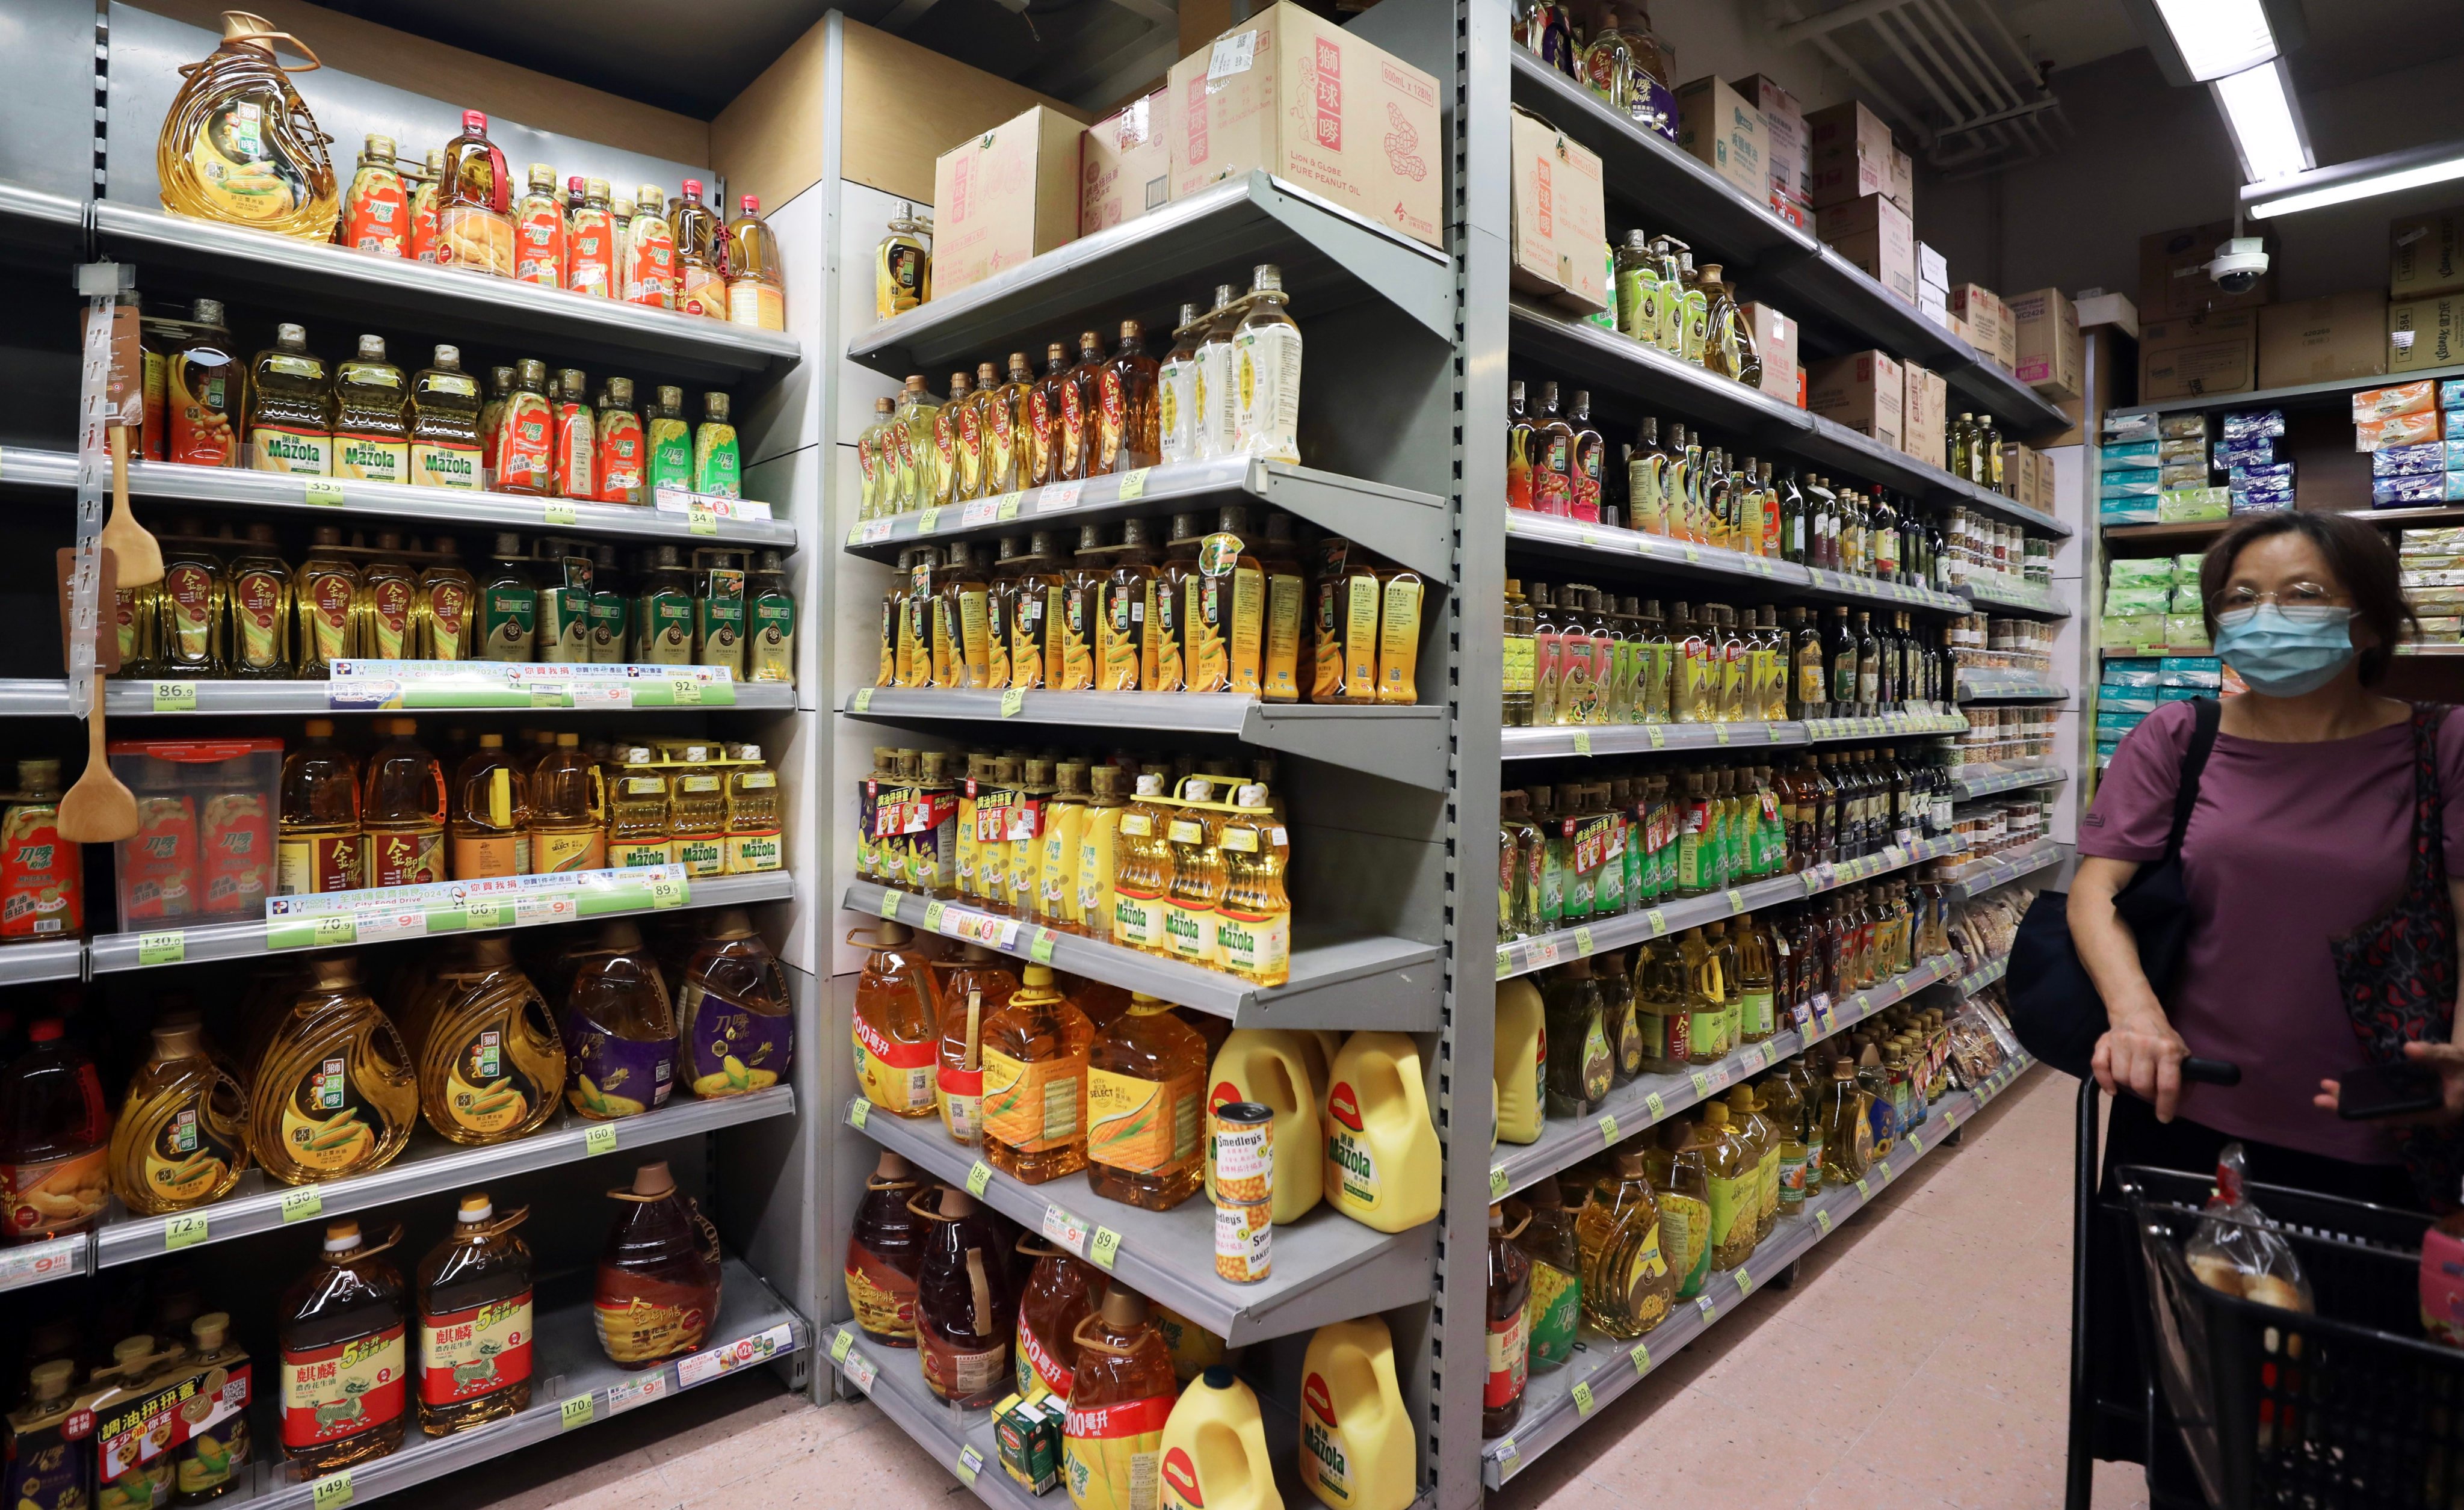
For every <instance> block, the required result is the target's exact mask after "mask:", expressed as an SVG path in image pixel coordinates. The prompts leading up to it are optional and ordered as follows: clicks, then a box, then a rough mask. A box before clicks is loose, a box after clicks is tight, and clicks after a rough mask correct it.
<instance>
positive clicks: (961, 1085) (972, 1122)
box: [933, 944, 1019, 1143]
mask: <svg viewBox="0 0 2464 1510" xmlns="http://www.w3.org/2000/svg"><path fill="white" fill-rule="evenodd" d="M939 968H943V969H946V970H947V971H948V974H947V976H946V977H945V978H944V979H943V980H942V982H941V988H940V992H939V1001H940V1007H939V1011H940V1016H941V1040H940V1042H939V1044H938V1045H936V1047H935V1060H936V1061H937V1063H936V1065H935V1076H934V1082H933V1102H934V1105H937V1106H938V1107H940V1108H941V1126H942V1127H943V1128H944V1129H945V1130H946V1131H947V1132H948V1133H949V1134H950V1136H951V1137H952V1138H953V1139H955V1140H956V1141H957V1142H959V1143H974V1142H977V1141H978V1140H979V1139H980V1138H981V1137H982V1136H983V1126H984V1116H983V1108H984V1053H983V1048H984V1020H985V1019H986V1018H990V1017H991V1016H992V1015H993V1014H994V1013H996V1012H999V1011H1000V1010H1001V1008H1003V1007H1005V1006H1007V1005H1008V1004H1009V998H1010V997H1012V996H1016V995H1017V994H1018V985H1019V981H1018V974H1017V973H1016V972H1014V971H1012V970H1011V969H1010V968H1009V967H1008V966H1007V965H1005V964H1003V963H1001V956H1000V955H999V954H996V953H994V952H992V951H991V950H988V949H986V948H984V947H983V946H982V945H980V944H968V945H965V946H963V948H962V949H961V950H960V952H959V958H958V960H957V962H956V963H955V964H951V965H946V966H942V967H939Z"/></svg>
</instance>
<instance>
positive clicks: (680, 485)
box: [642, 383, 693, 502]
mask: <svg viewBox="0 0 2464 1510" xmlns="http://www.w3.org/2000/svg"><path fill="white" fill-rule="evenodd" d="M651 398H652V400H653V402H652V403H651V405H650V407H649V410H648V412H647V413H646V414H645V415H644V417H643V427H642V429H643V444H644V445H645V446H647V447H648V448H649V450H648V455H649V471H647V472H646V473H645V474H644V476H643V478H642V488H643V492H644V494H645V498H644V501H645V502H647V501H649V499H648V494H649V493H653V492H657V491H658V490H659V489H661V488H673V489H678V490H681V491H683V492H692V491H693V425H692V423H691V422H690V421H688V420H687V419H686V418H685V390H684V389H682V388H679V387H675V386H672V385H671V384H668V383H661V384H660V385H659V387H658V390H657V391H656V392H655V393H653V394H652V395H651Z"/></svg>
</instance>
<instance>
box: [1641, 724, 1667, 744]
mask: <svg viewBox="0 0 2464 1510" xmlns="http://www.w3.org/2000/svg"><path fill="white" fill-rule="evenodd" d="M1643 733H1646V734H1648V735H1649V736H1650V737H1651V748H1653V749H1654V750H1663V749H1666V748H1667V746H1668V731H1667V730H1665V729H1662V728H1661V727H1660V726H1659V725H1658V724H1651V725H1647V726H1646V727H1645V728H1644V730H1643Z"/></svg>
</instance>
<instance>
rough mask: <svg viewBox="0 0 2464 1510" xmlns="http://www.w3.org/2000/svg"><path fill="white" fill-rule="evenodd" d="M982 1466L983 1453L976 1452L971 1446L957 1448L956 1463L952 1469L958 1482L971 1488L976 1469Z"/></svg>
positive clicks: (974, 1479) (973, 1483) (974, 1480)
mask: <svg viewBox="0 0 2464 1510" xmlns="http://www.w3.org/2000/svg"><path fill="white" fill-rule="evenodd" d="M983 1466H984V1455H983V1454H981V1453H979V1452H977V1451H976V1450H975V1449H974V1448H973V1447H961V1448H959V1449H958V1461H957V1466H956V1468H955V1469H954V1470H953V1471H954V1472H956V1473H957V1476H958V1482H960V1483H962V1484H965V1485H967V1486H968V1487H970V1488H972V1487H974V1485H975V1482H976V1474H977V1472H978V1470H979V1469H981V1468H982V1467H983Z"/></svg>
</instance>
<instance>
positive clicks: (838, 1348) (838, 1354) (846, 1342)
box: [830, 1326, 855, 1363]
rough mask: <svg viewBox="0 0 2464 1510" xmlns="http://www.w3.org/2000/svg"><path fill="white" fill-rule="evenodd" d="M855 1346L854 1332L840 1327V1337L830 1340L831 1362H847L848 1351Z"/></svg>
mask: <svg viewBox="0 0 2464 1510" xmlns="http://www.w3.org/2000/svg"><path fill="white" fill-rule="evenodd" d="M852 1346H855V1332H854V1330H853V1329H852V1328H849V1327H845V1326H842V1327H840V1328H839V1332H838V1335H837V1336H835V1337H833V1338H831V1339H830V1362H832V1363H845V1362H847V1349H848V1348H850V1347H852Z"/></svg>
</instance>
